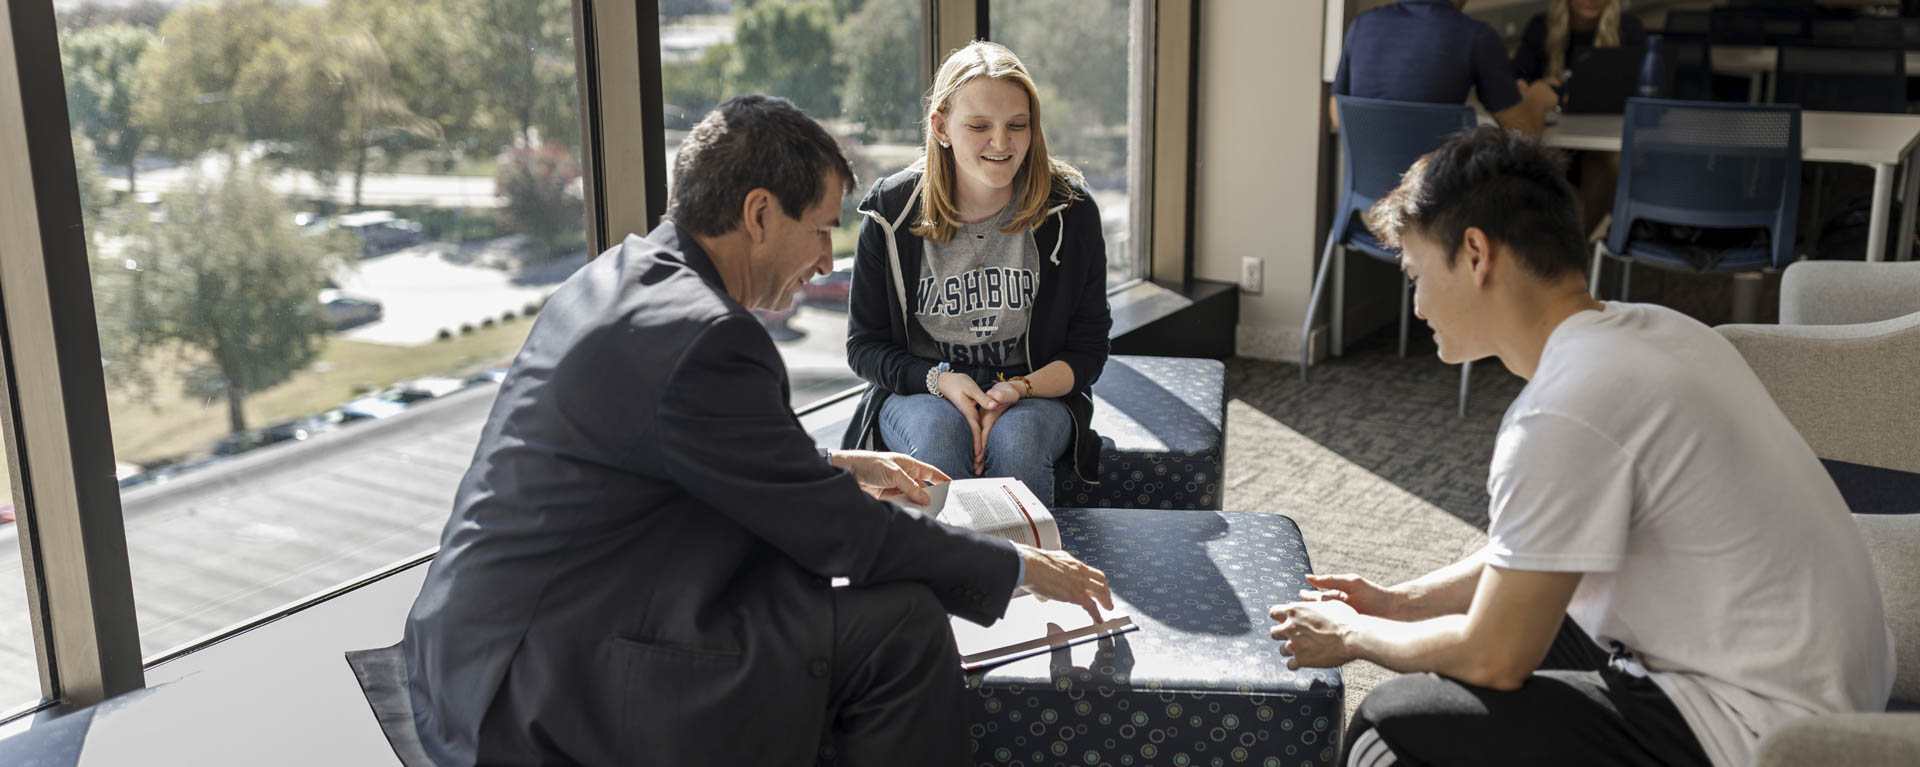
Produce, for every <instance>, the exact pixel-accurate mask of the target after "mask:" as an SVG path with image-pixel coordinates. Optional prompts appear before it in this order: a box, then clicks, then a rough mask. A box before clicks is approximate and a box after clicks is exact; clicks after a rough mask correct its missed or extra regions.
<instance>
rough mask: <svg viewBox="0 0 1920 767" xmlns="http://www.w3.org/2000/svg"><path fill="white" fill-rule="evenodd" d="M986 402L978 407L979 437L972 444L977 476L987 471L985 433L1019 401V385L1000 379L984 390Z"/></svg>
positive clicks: (990, 431)
mask: <svg viewBox="0 0 1920 767" xmlns="http://www.w3.org/2000/svg"><path fill="white" fill-rule="evenodd" d="M985 394H986V396H987V403H986V404H984V405H982V406H981V407H980V439H978V440H976V441H975V442H974V444H973V475H974V476H976V477H978V476H980V475H981V474H984V473H986V471H987V435H988V434H990V433H992V432H993V425H994V423H996V422H998V421H999V420H1000V416H1002V415H1005V414H1006V412H1007V408H1009V407H1012V406H1013V403H1015V402H1019V401H1020V390H1019V387H1016V386H1014V385H1013V383H1012V382H1011V381H1001V382H1000V383H997V384H994V385H993V388H991V389H988V390H987V391H986V392H985Z"/></svg>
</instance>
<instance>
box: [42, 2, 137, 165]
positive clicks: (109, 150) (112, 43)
mask: <svg viewBox="0 0 1920 767" xmlns="http://www.w3.org/2000/svg"><path fill="white" fill-rule="evenodd" d="M154 42H155V37H154V35H153V32H152V31H151V30H146V29H140V28H138V27H132V26H128V25H125V24H109V25H106V26H99V27H89V28H86V29H79V30H75V31H73V32H71V33H69V34H67V35H66V36H65V39H63V40H62V41H61V44H60V67H61V69H62V70H64V71H65V73H66V81H67V114H68V117H69V118H70V119H71V120H72V122H73V125H74V127H75V128H78V129H79V130H80V132H81V134H83V135H85V136H86V137H87V138H88V139H89V140H91V141H92V142H93V143H94V144H95V145H97V146H98V147H99V148H100V149H101V150H102V151H104V152H105V153H106V159H107V161H108V162H110V163H112V164H114V165H117V166H121V167H124V168H126V169H127V194H129V195H131V194H133V193H134V192H135V191H137V187H136V186H135V178H134V177H135V162H134V161H135V159H136V158H137V157H138V156H139V154H140V147H141V145H142V144H144V143H146V140H147V131H146V130H145V129H144V128H143V127H142V126H140V125H139V124H137V123H136V121H135V120H134V114H133V110H134V105H135V104H138V103H140V102H141V101H142V100H143V97H144V94H143V93H142V92H141V90H140V84H141V81H140V77H139V66H140V59H141V58H142V57H143V56H145V55H146V52H147V50H148V49H149V48H151V47H152V46H153V44H154Z"/></svg>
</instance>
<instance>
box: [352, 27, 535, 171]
mask: <svg viewBox="0 0 1920 767" xmlns="http://www.w3.org/2000/svg"><path fill="white" fill-rule="evenodd" d="M328 9H329V11H330V13H331V15H332V16H333V18H334V19H336V22H335V23H341V24H349V25H354V26H358V27H361V28H364V29H366V30H368V31H370V32H371V33H372V34H373V37H374V39H375V40H377V41H379V43H380V48H381V49H382V50H383V51H385V52H386V56H387V63H388V70H389V71H390V73H391V77H392V83H393V89H394V92H395V94H396V95H398V96H399V99H400V101H401V102H402V103H404V104H406V105H407V107H408V109H409V110H411V111H412V112H413V113H414V114H416V115H419V116H420V117H422V118H425V119H427V120H430V121H432V122H433V123H434V124H435V125H437V126H439V132H438V138H437V139H435V138H433V137H430V136H423V135H420V134H417V133H413V132H408V131H388V132H385V133H384V134H383V135H382V136H381V137H380V138H379V139H378V140H377V141H376V142H375V144H376V145H377V146H378V147H379V149H380V151H381V155H382V157H383V158H384V159H385V160H386V161H387V163H388V165H389V167H391V164H392V163H394V162H396V161H398V160H399V159H400V158H401V157H404V156H406V155H408V154H411V153H415V152H430V153H432V155H431V157H432V158H433V161H434V162H435V164H436V165H438V166H440V167H446V168H450V167H452V166H453V165H454V164H456V162H457V161H458V159H459V157H460V156H461V155H466V156H476V155H477V156H483V157H486V156H492V155H493V154H495V153H496V152H498V151H499V148H500V146H501V145H502V144H504V143H505V142H506V140H507V139H506V131H503V130H501V129H500V128H499V127H498V126H496V125H493V124H491V123H489V121H488V119H487V117H486V114H485V110H483V109H481V105H480V100H479V99H477V98H475V94H477V93H479V92H480V91H481V90H482V89H483V88H485V87H487V83H486V82H485V81H484V80H483V79H481V78H482V75H481V71H482V70H481V68H480V67H479V66H477V64H476V60H475V59H476V57H477V55H478V54H477V53H476V51H477V49H478V46H479V42H478V40H479V38H478V32H477V30H476V29H475V25H476V21H475V19H474V15H473V13H472V9H471V8H470V7H469V5H468V4H467V3H466V2H465V0H414V1H411V2H393V1H392V0H335V2H334V3H333V4H332V5H330V6H329V7H328Z"/></svg>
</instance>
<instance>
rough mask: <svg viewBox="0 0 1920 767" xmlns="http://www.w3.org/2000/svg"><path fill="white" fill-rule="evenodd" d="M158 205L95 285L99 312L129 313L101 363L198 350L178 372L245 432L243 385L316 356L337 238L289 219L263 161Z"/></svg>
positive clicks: (341, 259)
mask: <svg viewBox="0 0 1920 767" xmlns="http://www.w3.org/2000/svg"><path fill="white" fill-rule="evenodd" d="M162 204H163V206H164V208H165V211H166V215H165V218H164V220H163V221H161V222H160V223H157V224H148V223H146V222H144V221H143V220H141V219H139V218H136V219H135V220H136V227H137V228H138V229H139V231H136V232H134V233H133V235H132V236H131V237H129V238H128V239H129V245H128V247H127V249H126V251H125V254H124V258H125V259H126V260H127V261H128V262H129V263H127V264H126V265H125V266H123V267H122V269H120V270H119V275H120V280H122V282H121V283H120V284H119V285H117V286H112V287H111V288H109V289H106V290H104V291H100V292H104V293H105V294H106V295H108V296H112V297H114V299H115V300H113V301H111V302H103V304H108V305H103V306H102V308H101V311H100V313H101V314H102V315H103V316H105V315H108V314H109V313H112V314H113V315H114V316H117V317H122V318H125V319H124V320H123V321H124V323H125V328H124V330H122V331H121V332H122V334H123V335H122V338H121V339H120V341H119V342H118V343H117V344H109V345H107V346H108V347H109V350H110V351H112V352H113V356H110V357H109V358H108V364H109V365H113V364H115V363H119V364H121V365H122V366H123V368H127V369H134V368H139V367H141V364H140V363H141V362H143V361H146V360H150V359H153V358H155V357H157V356H160V355H162V354H164V353H167V352H174V351H181V350H192V351H197V352H199V353H201V354H204V355H205V358H206V363H205V364H204V365H201V366H197V367H192V368H189V369H186V370H182V371H179V373H180V375H181V377H182V379H183V381H185V382H186V383H187V384H188V387H189V389H190V390H193V391H198V392H201V393H205V394H208V395H213V394H219V395H224V396H225V397H226V400H227V419H228V424H229V427H230V428H231V429H232V430H233V431H235V432H240V431H245V430H246V428H247V422H246V415H245V413H244V411H243V410H242V405H243V404H244V403H245V400H246V397H247V395H248V394H249V393H250V392H256V391H260V390H262V389H265V388H267V387H269V386H272V385H274V384H276V383H279V382H280V381H283V380H285V379H286V378H287V376H289V375H291V374H293V373H294V372H295V371H298V370H300V369H301V368H303V367H305V366H306V365H307V364H308V363H310V362H312V361H313V359H314V358H315V357H316V356H318V354H319V352H320V344H321V340H322V338H323V336H324V334H325V333H326V330H327V323H326V321H325V317H324V313H323V312H322V310H321V307H320V304H319V302H318V301H317V300H316V296H317V295H318V294H319V292H320V289H321V287H322V286H323V285H324V284H325V283H326V280H327V278H328V276H329V275H330V274H332V273H333V271H334V270H335V269H337V268H339V267H341V266H342V265H344V264H345V263H346V261H345V255H344V252H343V251H342V250H341V247H340V246H341V244H342V243H341V242H340V241H339V240H338V239H332V238H324V237H316V236H314V235H311V234H308V233H306V232H304V231H303V230H302V229H301V228H300V227H297V226H294V224H293V218H292V216H291V215H290V214H289V212H288V210H287V208H286V206H285V205H284V204H283V203H282V202H281V201H280V196H279V195H278V194H275V193H274V191H273V189H272V188H271V187H269V186H268V184H267V182H266V178H265V176H264V175H263V174H262V173H261V171H260V168H259V167H258V166H240V167H231V168H229V169H228V170H227V171H226V173H225V175H223V176H221V177H220V178H217V179H209V178H205V177H201V176H199V175H198V174H194V175H191V176H189V177H188V179H187V180H186V183H185V185H184V186H183V188H182V189H181V190H180V191H178V192H176V193H173V194H169V195H167V196H165V197H164V198H163V200H162ZM105 271H112V270H111V269H107V270H105ZM97 294H98V293H97ZM115 357H117V358H118V359H115Z"/></svg>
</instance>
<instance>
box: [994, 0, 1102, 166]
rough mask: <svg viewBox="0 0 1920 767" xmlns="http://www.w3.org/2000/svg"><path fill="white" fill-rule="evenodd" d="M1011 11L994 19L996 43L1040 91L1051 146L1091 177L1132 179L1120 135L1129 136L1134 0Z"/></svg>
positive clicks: (1029, 2) (1054, 3)
mask: <svg viewBox="0 0 1920 767" xmlns="http://www.w3.org/2000/svg"><path fill="white" fill-rule="evenodd" d="M1016 9H1017V12H1016ZM996 10H999V9H997V8H996ZM1007 10H1008V11H1009V13H1008V14H1006V15H1004V16H1003V15H1002V14H999V13H995V14H994V25H993V26H994V39H995V40H997V41H999V42H1001V43H1002V44H1004V45H1006V46H1007V47H1008V48H1010V49H1012V50H1013V52H1014V53H1015V54H1017V55H1019V56H1020V60H1021V62H1023V63H1025V64H1026V65H1027V71H1028V72H1031V73H1032V74H1033V79H1034V81H1035V82H1036V83H1037V84H1038V85H1039V86H1040V91H1041V100H1042V111H1041V115H1042V118H1041V119H1043V120H1045V121H1046V129H1047V144H1048V148H1049V149H1050V150H1052V151H1053V152H1054V153H1055V154H1057V155H1059V156H1060V157H1062V158H1065V159H1067V160H1069V161H1072V162H1074V163H1075V164H1078V165H1080V166H1081V169H1082V170H1085V171H1087V172H1088V173H1089V174H1091V175H1109V174H1114V173H1119V174H1123V175H1124V174H1125V173H1126V163H1127V159H1126V155H1125V152H1124V151H1123V149H1122V146H1123V145H1117V144H1116V143H1115V137H1116V136H1118V137H1124V136H1125V135H1126V131H1127V72H1128V65H1127V62H1128V58H1127V43H1128V40H1129V38H1130V37H1131V29H1132V26H1131V22H1130V20H1129V17H1128V0H1023V1H1022V2H1021V3H1020V4H1019V5H1017V6H1013V7H1010V8H1008V9H1007Z"/></svg>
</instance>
